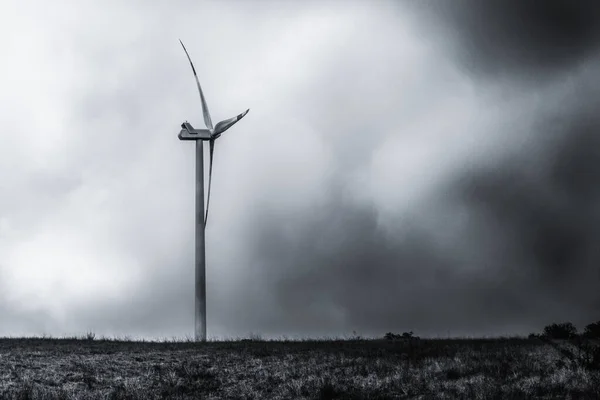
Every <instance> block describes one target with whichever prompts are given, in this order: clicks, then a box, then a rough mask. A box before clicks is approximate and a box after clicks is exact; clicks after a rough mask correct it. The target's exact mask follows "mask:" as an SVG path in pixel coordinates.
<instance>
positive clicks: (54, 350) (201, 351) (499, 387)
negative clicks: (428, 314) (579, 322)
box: [0, 335, 600, 400]
mask: <svg viewBox="0 0 600 400" xmlns="http://www.w3.org/2000/svg"><path fill="white" fill-rule="evenodd" d="M598 348H599V346H598V344H597V343H592V342H590V341H577V340H573V341H543V340H539V339H532V340H530V339H446V340H441V339H436V340H417V341H401V340H399V341H384V340H320V341H260V340H259V338H257V337H255V338H253V339H252V340H244V341H229V342H219V341H212V342H207V343H193V342H190V341H188V342H169V341H164V342H131V341H119V340H104V339H100V340H98V339H95V338H94V337H93V335H90V336H88V338H87V339H85V338H82V339H76V338H71V339H49V338H31V339H0V399H98V398H104V399H140V400H151V399H198V398H202V399H221V398H223V399H265V398H268V399H335V398H338V399H400V398H407V399H408V398H411V399H412V398H414V399H455V398H464V399H495V398H497V399H522V398H532V397H535V398H546V399H568V398H572V399H598V398H600V357H599V356H598ZM594 357H596V358H594Z"/></svg>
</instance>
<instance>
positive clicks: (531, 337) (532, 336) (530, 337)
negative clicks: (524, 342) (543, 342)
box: [527, 333, 540, 339]
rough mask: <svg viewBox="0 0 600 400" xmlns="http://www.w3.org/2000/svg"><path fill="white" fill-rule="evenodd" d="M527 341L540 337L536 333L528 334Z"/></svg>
mask: <svg viewBox="0 0 600 400" xmlns="http://www.w3.org/2000/svg"><path fill="white" fill-rule="evenodd" d="M527 337H528V338H529V339H539V338H540V335H539V334H537V333H530V334H529V336H527Z"/></svg>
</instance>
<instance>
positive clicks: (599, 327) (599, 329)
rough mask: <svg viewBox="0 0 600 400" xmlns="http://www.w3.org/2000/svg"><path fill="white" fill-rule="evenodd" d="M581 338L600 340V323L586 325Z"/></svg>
mask: <svg viewBox="0 0 600 400" xmlns="http://www.w3.org/2000/svg"><path fill="white" fill-rule="evenodd" d="M583 336H585V337H587V338H594V339H600V321H598V322H593V323H591V324H589V325H586V327H585V330H584V331H583Z"/></svg>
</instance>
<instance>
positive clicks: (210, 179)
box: [204, 139, 215, 226]
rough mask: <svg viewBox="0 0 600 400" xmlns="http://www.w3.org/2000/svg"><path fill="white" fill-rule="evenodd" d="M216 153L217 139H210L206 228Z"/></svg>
mask: <svg viewBox="0 0 600 400" xmlns="http://www.w3.org/2000/svg"><path fill="white" fill-rule="evenodd" d="M214 151H215V139H210V161H209V162H210V165H209V167H208V197H207V199H206V216H205V217H204V226H206V220H208V206H209V205H210V184H211V182H212V165H213V152H214Z"/></svg>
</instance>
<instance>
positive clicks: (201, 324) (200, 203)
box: [177, 39, 250, 342]
mask: <svg viewBox="0 0 600 400" xmlns="http://www.w3.org/2000/svg"><path fill="white" fill-rule="evenodd" d="M179 43H181V46H182V47H183V50H184V51H185V54H186V56H187V58H188V60H189V62H190V65H191V67H192V71H193V72H194V78H196V84H197V85H198V92H200V102H201V103H202V114H203V115H204V123H205V124H206V128H208V129H194V128H193V127H192V125H191V124H190V123H189V122H187V121H186V122H184V123H183V124H181V131H180V132H179V135H177V136H178V137H179V140H194V141H196V240H195V242H196V255H195V258H196V260H195V264H196V284H195V288H196V289H195V314H194V315H195V324H194V326H195V328H194V334H195V339H196V341H202V342H204V341H206V248H205V240H204V237H205V228H206V221H207V219H208V206H209V204H210V184H211V180H212V165H213V153H214V151H215V140H217V139H218V138H219V137H220V136H221V134H222V133H223V132H225V131H226V130H227V129H229V128H231V127H232V126H233V125H234V124H235V123H236V122H238V121H239V120H240V119H242V118H243V117H244V115H246V114H247V113H248V111H250V109H247V110H246V111H244V112H243V113H241V114H239V115H238V116H236V117H233V118H229V119H226V120H224V121H221V122H219V123H218V124H217V125H216V126H215V127H214V128H213V124H212V120H211V119H210V114H209V112H208V105H207V104H206V99H205V98H204V94H203V93H202V87H200V81H199V80H198V75H197V74H196V68H194V64H193V63H192V59H191V58H190V55H189V54H188V51H187V49H186V48H185V46H184V45H183V42H182V41H181V39H180V40H179ZM205 140H208V142H209V145H210V164H209V170H208V197H207V200H206V214H205V213H204V147H203V141H205Z"/></svg>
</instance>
